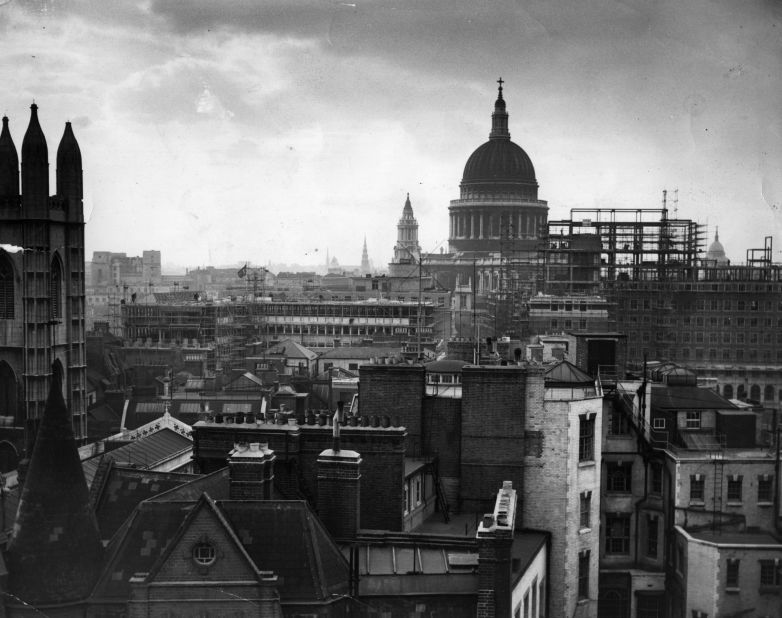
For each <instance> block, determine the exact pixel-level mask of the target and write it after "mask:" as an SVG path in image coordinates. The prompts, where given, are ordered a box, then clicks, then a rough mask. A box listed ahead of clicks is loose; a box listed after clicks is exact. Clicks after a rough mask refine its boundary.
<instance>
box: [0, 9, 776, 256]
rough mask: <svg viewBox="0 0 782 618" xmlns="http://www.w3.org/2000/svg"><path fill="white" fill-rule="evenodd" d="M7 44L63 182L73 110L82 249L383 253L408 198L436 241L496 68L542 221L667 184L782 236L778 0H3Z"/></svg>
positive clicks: (9, 73) (732, 240) (706, 217)
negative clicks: (543, 205) (80, 167)
mask: <svg viewBox="0 0 782 618" xmlns="http://www.w3.org/2000/svg"><path fill="white" fill-rule="evenodd" d="M0 50H2V53H0V84H2V88H1V89H0V112H4V113H6V114H7V115H8V116H9V117H10V122H11V130H12V135H13V137H14V140H15V142H16V146H17V148H18V149H21V144H22V138H23V136H24V131H25V129H26V126H27V122H28V118H29V109H28V108H29V105H30V103H31V102H32V100H33V99H34V100H35V102H36V103H37V104H38V105H39V108H40V109H39V115H40V117H41V122H42V125H43V128H44V132H45V133H46V135H47V138H48V143H49V152H50V160H51V162H52V163H51V170H52V176H53V174H54V154H55V152H56V148H57V144H58V142H59V139H60V136H61V135H62V130H63V123H64V122H65V121H66V120H71V121H72V122H73V125H74V132H75V134H76V137H77V139H78V140H79V143H80V145H81V150H82V157H83V160H84V178H85V183H84V187H85V208H86V212H87V215H88V216H89V219H88V224H87V251H88V255H91V253H92V251H95V250H111V251H125V252H127V253H129V254H132V255H137V254H140V252H141V251H142V250H143V249H160V250H161V251H162V252H163V261H164V263H177V264H182V265H191V266H193V265H203V264H210V263H211V264H215V265H218V264H227V263H234V262H240V261H244V260H250V261H252V262H254V263H266V262H267V261H269V260H271V261H273V262H298V263H302V264H306V263H313V264H315V263H322V262H323V261H324V260H325V253H326V250H327V249H328V250H329V251H330V252H331V255H332V256H333V255H336V256H337V258H338V259H339V260H340V262H341V263H342V264H357V263H358V262H359V261H360V256H361V246H362V242H363V239H364V235H366V238H367V242H368V246H369V253H370V258H371V259H372V260H373V261H374V262H375V263H376V264H385V263H387V262H388V261H389V259H390V257H391V255H392V248H393V245H394V241H395V239H396V223H397V220H398V218H399V217H400V215H401V212H402V206H403V204H404V199H405V193H406V192H408V191H409V192H410V195H411V200H412V203H413V209H414V211H415V215H416V217H417V218H418V221H419V224H420V238H421V245H422V247H423V249H424V250H426V251H434V250H438V251H439V247H440V246H447V243H446V239H447V234H448V215H447V212H448V202H449V200H451V199H454V198H457V197H458V193H459V189H458V185H459V181H460V179H461V174H462V171H463V168H464V164H465V162H466V160H467V158H468V156H469V155H470V153H471V152H472V151H473V150H474V149H475V148H477V147H478V146H479V145H480V144H481V143H483V142H484V141H485V140H486V139H487V138H488V133H489V129H490V115H491V112H492V109H493V103H494V99H495V98H496V86H497V84H496V82H495V80H496V79H497V78H498V77H499V76H502V77H503V79H504V80H505V81H506V84H505V98H506V101H507V103H508V112H509V114H510V130H511V136H512V139H513V140H514V141H515V142H516V143H518V144H519V145H521V146H522V147H523V148H524V149H525V150H526V151H527V153H528V154H529V155H530V157H531V158H532V161H533V163H534V165H535V169H536V172H537V178H538V182H539V183H540V197H541V199H545V200H548V202H549V206H550V212H549V218H565V217H567V216H568V215H569V209H570V208H573V207H584V206H586V207H591V206H605V207H632V208H637V207H656V206H658V205H659V204H660V200H661V194H662V190H663V189H664V188H667V189H669V190H670V191H671V192H672V191H673V190H674V189H676V188H678V189H679V202H678V213H679V216H681V217H688V218H693V219H696V220H699V221H701V222H703V223H707V224H708V226H709V230H710V235H713V231H714V226H716V225H719V227H720V239H721V240H722V241H723V244H724V245H725V247H726V249H727V251H728V255H729V257H731V258H733V259H734V260H743V259H744V252H745V249H746V248H747V247H749V246H753V247H756V246H760V245H761V244H762V239H763V236H764V235H767V234H775V235H776V236H777V238H776V239H775V240H776V246H777V248H778V249H782V234H779V232H780V230H782V214H781V213H780V206H781V204H782V139H781V138H782V135H781V133H782V96H781V95H782V2H779V1H778V0H774V1H770V0H769V1H765V2H762V1H756V0H742V1H741V2H736V1H735V0H713V1H707V0H687V1H686V2H682V1H681V0H671V1H667V0H665V1H655V0H627V1H613V0H578V1H577V0H570V1H567V2H565V1H556V0H536V1H530V2H502V1H490V2H487V1H480V0H468V1H464V2H461V1H454V0H432V1H426V0H396V1H364V0H352V1H349V2H327V1H326V2H324V1H319V2H318V1H305V0H273V1H268V2H264V1H262V0H240V1H227V0H210V1H208V2H207V1H206V0H192V1H187V2H186V1H181V0H147V1H143V2H132V1H107V0H92V1H87V0H84V1H79V0H70V1H58V0H48V1H41V0H38V1H23V0H10V1H9V0H5V1H3V0H0ZM52 186H53V185H52ZM53 191H54V189H53V188H52V192H53ZM775 251H776V249H775ZM775 257H776V258H777V259H779V255H778V254H777V256H775Z"/></svg>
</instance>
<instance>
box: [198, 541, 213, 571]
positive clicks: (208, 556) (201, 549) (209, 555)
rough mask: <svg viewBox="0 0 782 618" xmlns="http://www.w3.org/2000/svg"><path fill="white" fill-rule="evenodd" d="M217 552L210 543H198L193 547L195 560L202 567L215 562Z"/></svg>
mask: <svg viewBox="0 0 782 618" xmlns="http://www.w3.org/2000/svg"><path fill="white" fill-rule="evenodd" d="M216 557H217V552H216V551H215V548H214V545H212V544H210V543H198V544H197V545H196V546H195V547H193V560H195V561H196V562H197V563H198V564H200V565H201V566H209V565H210V564H212V563H213V562H214V561H215V558H216Z"/></svg>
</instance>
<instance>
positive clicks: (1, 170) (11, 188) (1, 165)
mask: <svg viewBox="0 0 782 618" xmlns="http://www.w3.org/2000/svg"><path fill="white" fill-rule="evenodd" d="M18 197H19V155H18V154H16V146H15V145H14V140H13V139H12V138H11V132H10V131H9V130H8V117H7V116H3V130H2V131H0V200H2V199H3V198H12V199H16V198H18Z"/></svg>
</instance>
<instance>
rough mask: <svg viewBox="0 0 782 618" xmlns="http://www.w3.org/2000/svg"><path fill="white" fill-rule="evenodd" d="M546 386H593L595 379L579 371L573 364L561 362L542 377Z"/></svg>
mask: <svg viewBox="0 0 782 618" xmlns="http://www.w3.org/2000/svg"><path fill="white" fill-rule="evenodd" d="M544 381H545V382H546V384H547V385H548V384H567V385H589V386H594V384H595V379H594V378H593V377H592V376H590V375H589V374H588V373H586V372H584V371H581V369H579V368H578V367H576V366H575V365H574V364H572V363H570V362H568V361H566V360H563V361H561V362H559V363H557V364H556V365H554V366H553V367H551V368H550V369H548V370H546V373H545V375H544Z"/></svg>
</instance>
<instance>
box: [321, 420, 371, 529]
mask: <svg viewBox="0 0 782 618" xmlns="http://www.w3.org/2000/svg"><path fill="white" fill-rule="evenodd" d="M339 432H340V425H339V413H337V414H335V415H334V434H333V435H334V443H333V445H332V448H330V449H326V450H325V451H323V452H322V453H321V454H320V456H319V457H318V515H319V516H320V519H321V521H322V522H323V525H324V526H326V529H327V530H328V531H329V532H330V533H331V535H332V536H333V537H334V538H335V539H352V538H355V536H356V531H357V530H358V529H359V527H360V498H361V494H360V492H361V455H359V454H358V453H357V452H356V451H348V450H342V449H341V448H340V439H339Z"/></svg>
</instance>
